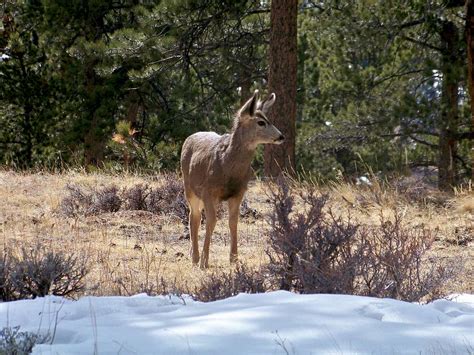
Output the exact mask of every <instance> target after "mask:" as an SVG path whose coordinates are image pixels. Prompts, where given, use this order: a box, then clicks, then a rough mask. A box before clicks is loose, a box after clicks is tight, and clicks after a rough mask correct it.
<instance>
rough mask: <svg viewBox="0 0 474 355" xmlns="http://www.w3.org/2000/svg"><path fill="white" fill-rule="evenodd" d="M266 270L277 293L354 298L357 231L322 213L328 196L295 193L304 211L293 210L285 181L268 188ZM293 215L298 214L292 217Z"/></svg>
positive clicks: (329, 213)
mask: <svg viewBox="0 0 474 355" xmlns="http://www.w3.org/2000/svg"><path fill="white" fill-rule="evenodd" d="M269 197H270V201H271V203H272V205H273V211H272V214H271V215H270V221H269V222H270V227H271V229H270V233H269V240H270V243H269V249H268V250H267V254H268V256H269V258H270V264H269V266H268V269H269V272H270V274H271V275H272V276H273V277H274V280H275V282H276V283H277V284H279V287H280V288H281V289H284V290H294V291H298V292H302V293H353V291H354V290H353V285H354V278H355V267H356V264H357V263H355V262H354V259H356V258H357V257H358V253H359V251H358V249H357V248H356V249H354V248H353V246H354V245H355V240H356V237H357V234H356V233H357V231H358V228H359V225H357V224H354V223H352V221H351V220H348V221H343V220H342V218H340V217H336V216H335V215H334V214H333V213H332V211H330V210H329V211H325V210H324V208H325V207H326V204H327V201H328V196H327V195H321V194H318V193H317V192H316V191H315V189H314V187H313V186H308V187H307V188H306V189H304V190H301V191H300V192H299V193H298V197H299V198H300V200H301V202H302V204H303V208H302V209H297V208H295V196H294V195H292V194H291V193H290V186H289V184H288V181H287V180H286V179H284V178H280V179H279V180H278V182H277V184H276V186H274V187H271V188H270V194H269ZM297 210H298V211H297Z"/></svg>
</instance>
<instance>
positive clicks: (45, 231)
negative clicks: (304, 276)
mask: <svg viewBox="0 0 474 355" xmlns="http://www.w3.org/2000/svg"><path fill="white" fill-rule="evenodd" d="M160 183H162V182H161V178H160V176H154V177H153V176H141V175H133V174H117V175H110V174H103V173H93V174H86V173H83V172H74V171H71V172H68V173H63V174H51V173H19V172H14V171H9V170H3V171H0V201H1V203H0V243H1V244H2V247H3V250H5V249H6V248H9V249H10V250H13V251H14V252H18V253H19V252H20V250H21V248H23V247H30V246H34V245H35V244H37V243H39V244H41V245H42V246H44V247H45V248H47V249H51V250H54V251H65V252H69V253H71V252H73V253H74V254H76V255H84V256H86V257H87V258H88V262H89V265H90V272H89V274H88V275H87V276H86V280H85V281H86V287H85V290H84V295H133V294H136V293H141V292H148V293H159V292H160V290H163V291H168V292H169V291H172V290H173V289H175V290H177V291H182V290H193V288H194V287H196V286H198V285H199V283H200V281H201V280H202V279H203V277H204V276H205V275H206V273H209V272H210V271H211V272H212V271H226V270H230V269H231V268H232V267H231V265H230V264H229V248H230V247H229V236H228V228H227V221H226V216H225V215H226V213H225V211H224V212H223V216H222V218H220V220H219V222H218V224H217V226H216V230H215V232H214V235H213V238H212V242H211V253H210V261H209V264H210V271H209V270H207V271H203V270H200V269H199V268H197V267H193V266H192V263H191V259H190V257H189V244H190V242H189V239H188V236H187V231H186V228H185V225H184V223H183V221H182V220H180V219H179V218H177V217H176V216H174V215H172V214H167V215H163V214H154V213H151V212H147V211H136V210H135V211H134V210H119V211H117V212H107V213H101V214H97V215H88V216H87V215H78V216H75V217H67V216H65V215H64V213H63V212H62V211H61V208H60V206H61V201H62V200H63V199H64V198H65V197H66V196H67V193H68V190H67V186H68V185H69V186H71V185H74V186H82V187H84V188H91V189H97V188H101V187H107V186H112V185H115V186H116V187H117V188H118V189H119V190H124V189H126V188H130V187H133V186H136V185H137V184H147V185H148V186H150V187H154V186H158V185H160ZM406 184H408V186H409V187H408V188H407V187H406V186H405V187H404V188H403V189H401V188H400V187H399V188H397V189H396V188H394V187H393V188H382V187H381V186H380V185H379V184H374V185H372V186H357V185H354V184H347V183H340V184H333V185H331V186H326V187H321V190H322V191H324V192H326V193H328V194H329V196H330V200H329V204H330V206H331V208H333V209H334V210H337V211H341V213H348V214H350V215H351V217H352V218H354V219H356V220H358V221H360V223H364V224H369V225H370V224H374V223H379V221H380V219H379V216H380V215H385V214H390V213H392V212H393V211H394V209H395V208H396V209H397V210H398V211H400V212H401V213H402V214H403V215H404V216H405V220H408V221H409V222H410V224H412V225H413V226H417V225H424V226H426V227H427V228H430V229H432V230H433V231H435V233H436V242H435V245H434V249H433V251H432V253H433V254H434V255H436V256H438V257H453V256H454V257H456V258H459V260H460V262H461V260H462V262H465V267H464V271H463V274H462V276H461V278H460V280H459V281H458V282H457V283H456V284H454V285H450V286H449V287H450V289H449V290H446V291H447V293H455V292H458V293H461V292H464V293H474V272H473V270H474V191H472V188H465V189H461V190H458V191H457V193H456V194H454V195H445V194H441V193H439V192H436V190H435V189H429V188H426V186H425V187H423V186H421V185H417V184H416V183H414V182H410V181H408V182H407V183H406ZM401 190H403V193H402V192H400V191H401ZM246 201H247V204H248V206H249V207H250V211H253V213H248V214H247V216H245V217H242V218H241V220H240V223H239V259H240V260H241V261H242V262H244V263H245V264H246V265H248V266H250V267H259V266H263V265H265V264H266V263H268V256H267V253H266V251H267V248H268V247H267V241H268V230H269V224H268V218H267V216H268V214H269V212H270V210H271V206H270V204H269V203H268V195H267V187H266V185H265V183H263V182H260V181H254V182H251V184H250V186H249V191H248V192H247V195H246ZM203 234H204V230H203V226H201V232H200V236H201V240H200V242H201V243H202V235H203Z"/></svg>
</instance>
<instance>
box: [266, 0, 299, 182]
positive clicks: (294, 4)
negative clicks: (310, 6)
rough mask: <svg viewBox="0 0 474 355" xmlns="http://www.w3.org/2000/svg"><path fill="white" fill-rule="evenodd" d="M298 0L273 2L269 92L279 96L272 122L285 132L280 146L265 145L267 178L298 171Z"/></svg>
mask: <svg viewBox="0 0 474 355" xmlns="http://www.w3.org/2000/svg"><path fill="white" fill-rule="evenodd" d="M297 8H298V1H297V0H272V4H271V30H270V54H269V64H270V71H269V74H268V86H269V92H274V93H275V94H276V97H277V99H276V102H275V104H274V105H273V107H272V108H271V110H270V114H269V118H270V121H272V123H273V124H274V125H275V126H276V127H277V128H278V129H279V130H280V131H281V132H282V133H283V135H284V136H285V142H284V143H283V144H281V145H266V146H265V151H264V168H265V174H266V175H267V176H272V177H275V176H278V175H279V174H280V173H281V171H282V170H283V171H288V172H290V173H294V171H295V135H296V82H297V75H296V68H297V63H298V54H297V23H296V20H297Z"/></svg>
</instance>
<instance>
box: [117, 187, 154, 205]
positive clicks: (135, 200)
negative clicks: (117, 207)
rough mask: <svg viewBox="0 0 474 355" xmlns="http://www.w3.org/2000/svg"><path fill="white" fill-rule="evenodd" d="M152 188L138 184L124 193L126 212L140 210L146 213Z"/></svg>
mask: <svg viewBox="0 0 474 355" xmlns="http://www.w3.org/2000/svg"><path fill="white" fill-rule="evenodd" d="M150 192H151V191H150V188H149V187H148V185H146V184H145V185H143V184H138V185H135V186H133V187H132V188H130V189H128V190H126V191H124V193H123V200H124V208H125V209H126V210H138V211H146V210H148V208H147V201H146V200H147V197H148V195H149V194H150Z"/></svg>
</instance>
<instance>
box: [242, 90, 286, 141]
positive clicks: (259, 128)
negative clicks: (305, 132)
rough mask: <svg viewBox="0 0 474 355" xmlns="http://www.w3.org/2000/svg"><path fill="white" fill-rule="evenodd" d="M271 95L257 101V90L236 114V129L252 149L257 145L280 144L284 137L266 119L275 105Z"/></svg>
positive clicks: (273, 95)
mask: <svg viewBox="0 0 474 355" xmlns="http://www.w3.org/2000/svg"><path fill="white" fill-rule="evenodd" d="M275 100H276V95H275V94H274V93H272V94H271V95H270V96H269V97H268V98H267V99H266V100H265V101H260V100H259V99H258V90H255V92H254V94H253V95H252V97H251V98H250V99H249V100H248V101H247V102H246V103H245V104H244V105H243V106H242V107H241V108H240V110H239V111H238V112H237V117H236V124H237V125H236V127H235V129H239V130H240V131H241V134H242V135H243V136H245V140H246V141H247V142H248V144H249V145H250V146H252V147H256V146H257V145H258V144H281V143H283V141H284V140H285V137H283V135H282V134H281V132H280V131H279V130H278V128H276V127H275V126H274V125H273V124H271V123H270V121H269V120H268V118H267V112H268V110H269V109H270V107H272V105H273V104H274V103H275Z"/></svg>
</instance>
